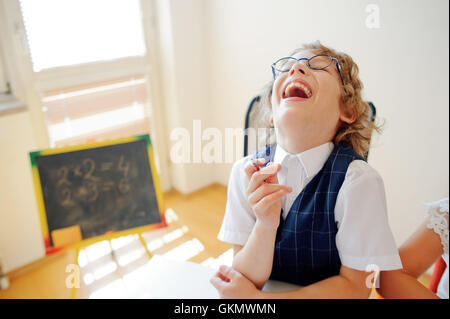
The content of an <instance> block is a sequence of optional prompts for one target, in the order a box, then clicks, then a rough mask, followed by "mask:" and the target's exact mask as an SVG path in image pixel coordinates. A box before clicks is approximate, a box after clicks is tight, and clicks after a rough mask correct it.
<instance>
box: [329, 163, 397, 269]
mask: <svg viewBox="0 0 450 319" xmlns="http://www.w3.org/2000/svg"><path fill="white" fill-rule="evenodd" d="M335 220H336V222H337V226H338V232H337V235H336V246H337V248H338V251H339V256H340V259H341V263H342V264H343V265H344V266H346V267H349V268H353V269H357V270H362V271H366V270H367V269H368V268H371V270H373V269H378V270H395V269H401V268H402V263H401V259H400V256H399V253H398V248H397V245H396V243H395V239H394V236H393V234H392V231H391V229H390V226H389V221H388V215H387V205H386V194H385V190H384V183H383V180H382V178H381V176H380V175H379V174H378V172H377V171H376V170H374V169H373V168H372V167H370V166H369V164H367V163H366V162H364V161H361V160H355V161H353V162H352V163H351V164H350V165H349V167H348V170H347V173H346V177H345V180H344V183H343V184H342V187H341V189H340V190H339V194H338V197H337V200H336V206H335Z"/></svg>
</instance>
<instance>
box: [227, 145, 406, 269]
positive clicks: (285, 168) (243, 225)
mask: <svg viewBox="0 0 450 319" xmlns="http://www.w3.org/2000/svg"><path fill="white" fill-rule="evenodd" d="M332 150H333V143H325V144H322V145H320V146H318V147H315V148H312V149H310V150H307V151H305V152H302V153H299V154H290V153H288V152H287V151H285V150H284V149H283V148H282V147H281V146H280V145H277V147H276V150H275V156H274V162H275V163H279V164H281V166H282V169H281V171H280V172H279V173H278V175H277V176H278V181H279V183H280V184H284V185H288V186H291V187H292V190H293V191H292V193H290V194H288V195H286V196H285V197H283V218H284V219H286V216H287V214H288V213H289V209H290V207H291V206H292V204H293V202H294V201H295V199H296V197H297V196H298V195H299V194H300V192H301V191H302V189H303V188H304V187H305V186H306V185H307V184H308V183H309V182H310V181H311V180H312V179H313V178H314V176H315V175H316V174H317V173H318V172H319V171H320V169H321V168H322V167H323V165H324V164H325V162H326V160H327V159H328V157H329V156H330V154H331V152H332ZM250 158H251V155H249V156H247V157H244V158H242V159H240V160H238V161H236V162H235V163H234V165H233V168H232V170H231V174H230V180H229V184H228V198H227V204H226V210H225V216H224V220H223V223H222V227H221V229H220V232H219V235H218V238H219V239H220V240H222V241H224V242H228V243H232V244H237V245H245V243H246V242H247V239H248V237H249V236H250V233H251V231H252V229H253V226H254V224H255V222H256V217H255V214H254V213H253V210H252V208H251V206H250V205H249V204H248V202H247V195H246V189H247V186H248V180H247V177H246V175H245V172H244V166H245V164H246V162H247V161H248V160H249V159H250ZM334 215H335V221H336V223H337V226H338V232H337V234H336V246H337V248H338V251H339V257H340V259H341V263H342V264H343V265H344V266H346V267H349V268H353V269H357V270H363V271H367V270H368V269H370V270H395V269H401V268H402V263H401V260H400V256H399V254H398V249H397V245H396V243H395V240H394V237H393V235H392V232H391V229H390V227H389V223H388V216H387V207H386V197H385V190H384V184H383V180H382V179H381V177H380V175H379V174H378V172H377V171H375V170H374V169H373V168H372V167H370V166H369V164H367V163H366V162H365V161H361V160H355V161H353V162H352V163H351V164H350V165H349V167H348V170H347V173H346V176H345V180H344V182H343V184H342V186H341V189H340V191H339V194H338V197H337V199H336V206H335V210H334Z"/></svg>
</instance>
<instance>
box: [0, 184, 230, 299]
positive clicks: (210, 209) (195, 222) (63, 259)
mask: <svg viewBox="0 0 450 319" xmlns="http://www.w3.org/2000/svg"><path fill="white" fill-rule="evenodd" d="M164 202H165V206H166V208H168V209H169V212H168V213H167V219H168V226H167V227H166V228H163V229H158V230H155V231H151V232H148V233H144V234H143V236H142V237H143V238H144V240H145V241H146V243H147V244H150V246H153V249H152V251H151V252H150V253H151V254H152V255H155V254H167V253H171V254H172V255H174V254H177V253H179V252H178V251H177V250H176V248H177V247H180V246H181V245H183V244H184V246H183V248H184V249H182V250H183V251H182V252H181V253H182V255H181V256H179V257H177V256H174V258H178V259H185V258H186V257H189V255H187V256H183V254H185V253H186V252H187V251H189V250H191V251H192V253H191V255H192V254H195V255H193V256H192V257H190V258H187V259H185V260H188V261H192V262H197V263H202V262H204V261H206V260H208V259H215V258H217V257H219V256H220V255H222V254H223V253H225V252H226V251H228V250H229V249H231V245H230V244H226V243H223V242H221V241H219V240H218V239H217V234H218V232H219V229H220V225H221V223H222V218H223V214H224V212H225V204H226V187H224V186H221V185H218V184H214V185H211V186H208V187H206V188H204V189H201V190H199V191H197V192H194V193H192V194H189V195H183V194H181V193H179V192H177V191H174V190H172V191H169V192H167V193H165V194H164ZM136 242H137V245H140V244H139V240H137V241H136ZM127 247H129V250H130V251H131V250H132V249H133V248H135V247H136V245H133V243H130V244H128V245H127ZM127 247H124V248H125V249H121V253H122V254H124V253H126V250H127V249H128V248H127ZM140 247H141V248H142V245H140ZM117 255H118V254H116V256H115V257H119V258H120V256H117ZM183 257H184V258H183ZM111 259H112V257H111V254H107V255H105V256H103V257H102V258H99V259H98V260H96V261H95V262H94V263H92V264H93V266H95V267H96V268H97V269H101V268H102V265H109V264H110V261H111ZM148 260H149V255H148V254H146V253H144V254H142V256H141V257H140V258H138V259H136V260H134V261H133V262H132V263H129V264H127V265H126V266H118V267H116V268H117V269H116V270H115V271H112V272H110V273H108V274H107V275H105V276H102V277H101V278H99V279H96V278H95V279H96V280H93V282H90V283H89V284H86V282H85V280H84V278H85V275H86V273H87V271H86V270H85V269H86V268H89V267H88V266H90V265H89V264H88V265H87V267H84V268H83V267H82V268H81V276H80V277H81V280H80V282H79V284H80V288H79V289H70V288H67V285H66V281H68V280H69V286H70V284H73V283H74V281H73V280H71V279H72V277H73V276H72V277H69V275H70V274H72V273H73V272H71V269H70V268H67V267H68V266H69V265H71V264H77V262H76V261H77V259H76V252H75V251H67V252H65V253H62V254H60V255H57V256H52V257H47V258H45V259H44V260H40V261H38V262H36V263H35V264H34V265H33V264H32V265H29V266H26V267H23V268H21V269H18V270H16V271H13V272H12V273H10V274H9V276H10V277H11V284H10V287H9V289H7V290H5V291H0V299H2V298H3V299H4V298H73V297H75V298H89V296H90V295H91V294H92V293H93V292H95V291H96V290H97V289H100V288H101V287H103V286H106V285H108V284H109V283H111V282H113V281H114V280H116V279H117V278H120V277H123V276H125V275H127V274H128V273H131V272H133V271H134V270H135V269H137V268H139V267H140V266H142V265H143V264H144V263H146V262H147V261H148ZM117 264H118V265H119V263H117ZM69 267H70V266H69ZM91 269H92V267H91ZM66 270H67V272H66ZM92 277H95V276H91V278H92ZM99 277H100V276H99ZM91 281H92V280H91ZM88 282H89V281H88Z"/></svg>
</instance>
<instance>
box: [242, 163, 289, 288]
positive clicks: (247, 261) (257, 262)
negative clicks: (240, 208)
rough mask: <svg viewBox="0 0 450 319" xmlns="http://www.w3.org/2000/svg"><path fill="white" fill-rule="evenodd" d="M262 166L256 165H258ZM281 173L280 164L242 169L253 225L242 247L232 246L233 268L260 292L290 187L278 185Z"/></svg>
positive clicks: (266, 277)
mask: <svg viewBox="0 0 450 319" xmlns="http://www.w3.org/2000/svg"><path fill="white" fill-rule="evenodd" d="M263 163H264V162H263V161H259V162H258V164H259V165H262V164H263ZM269 164H270V163H269ZM280 169H281V165H279V164H273V165H268V166H266V167H265V168H263V169H261V170H260V169H259V166H254V165H253V164H252V163H251V162H249V163H247V165H246V166H245V173H246V175H247V178H248V179H249V185H248V188H247V196H248V202H249V204H250V205H251V207H252V209H253V211H254V213H255V216H256V223H255V226H254V227H253V230H252V232H251V234H250V236H249V238H248V240H247V242H246V243H245V245H244V246H239V245H235V246H234V252H235V256H234V258H233V268H234V269H236V270H237V271H238V272H240V273H241V274H243V275H244V276H245V277H247V278H248V279H249V280H250V281H252V282H253V283H254V284H255V286H256V287H257V288H259V289H260V288H262V286H264V284H265V282H266V281H267V280H268V279H269V276H270V273H271V270H272V262H273V252H274V246H275V236H276V233H277V228H278V225H279V222H280V213H281V199H282V197H283V196H284V195H285V194H287V193H289V192H291V191H292V189H291V188H290V187H288V186H285V185H280V184H278V179H277V173H278V172H279V171H280Z"/></svg>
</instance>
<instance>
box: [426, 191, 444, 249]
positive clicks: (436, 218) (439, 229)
mask: <svg viewBox="0 0 450 319" xmlns="http://www.w3.org/2000/svg"><path fill="white" fill-rule="evenodd" d="M425 205H426V206H427V207H428V215H429V222H428V224H427V227H428V228H429V229H432V230H433V231H434V232H435V233H436V234H438V235H439V236H440V238H441V243H442V250H443V252H444V254H447V255H448V197H446V198H443V199H441V200H439V201H437V202H433V203H426V204H425Z"/></svg>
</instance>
